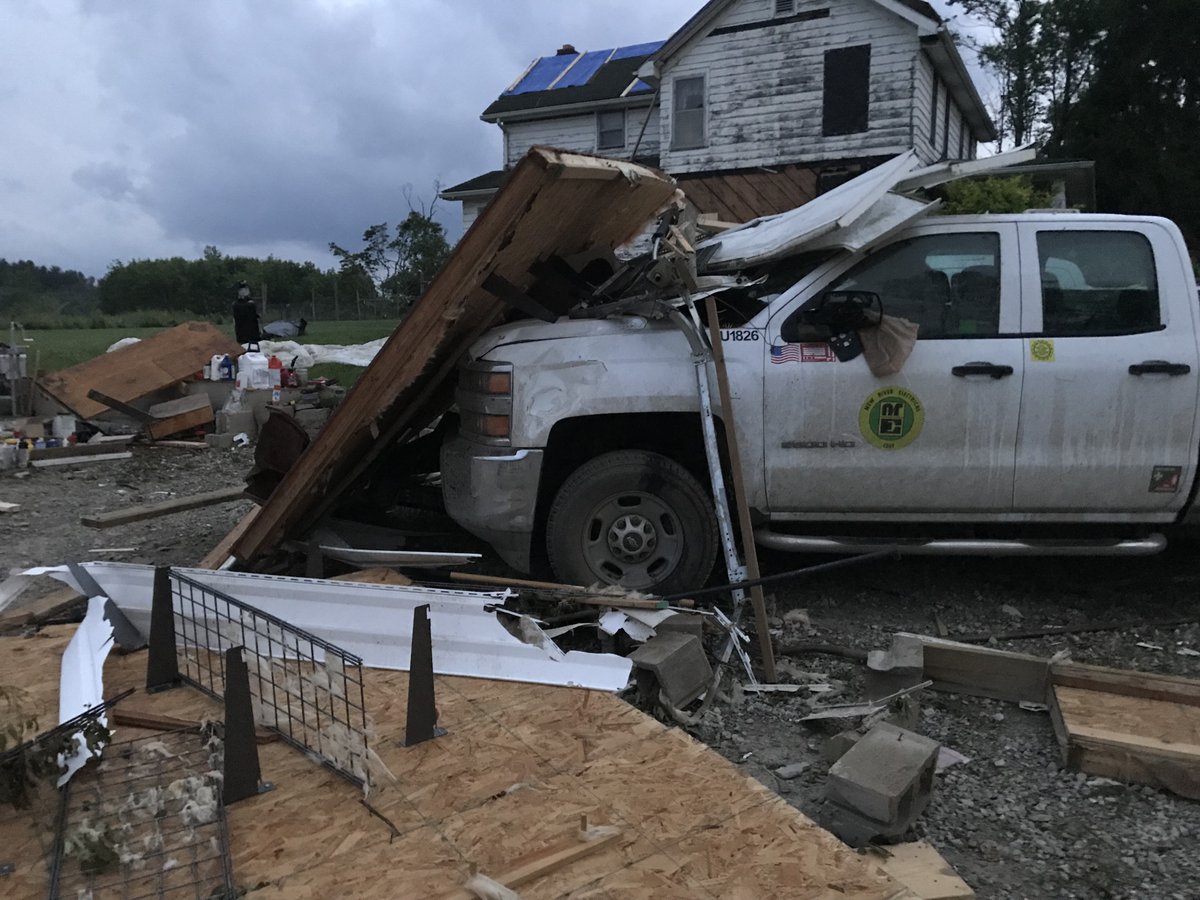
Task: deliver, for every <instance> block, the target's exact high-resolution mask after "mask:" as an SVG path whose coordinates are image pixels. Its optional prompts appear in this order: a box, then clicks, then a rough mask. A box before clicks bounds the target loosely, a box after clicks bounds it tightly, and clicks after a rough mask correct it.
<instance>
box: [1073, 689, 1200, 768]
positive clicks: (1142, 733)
mask: <svg viewBox="0 0 1200 900" xmlns="http://www.w3.org/2000/svg"><path fill="white" fill-rule="evenodd" d="M1054 693H1055V696H1057V698H1058V707H1059V709H1060V710H1061V711H1062V716H1063V722H1064V723H1065V724H1066V726H1067V730H1068V731H1070V732H1072V733H1076V732H1082V731H1088V732H1089V733H1095V732H1105V733H1108V734H1109V735H1111V738H1112V739H1113V740H1119V739H1120V738H1121V736H1122V735H1124V736H1125V737H1126V739H1127V740H1128V741H1129V742H1130V743H1134V744H1142V745H1144V746H1147V747H1154V748H1158V749H1163V750H1173V751H1177V752H1181V753H1196V754H1198V755H1200V707H1198V706H1190V705H1187V704H1183V703H1168V702H1165V701H1162V700H1146V699H1143V698H1140V697H1125V696H1122V695H1120V694H1109V693H1102V692H1099V691H1085V690H1082V689H1080V688H1065V687H1056V688H1055V689H1054Z"/></svg>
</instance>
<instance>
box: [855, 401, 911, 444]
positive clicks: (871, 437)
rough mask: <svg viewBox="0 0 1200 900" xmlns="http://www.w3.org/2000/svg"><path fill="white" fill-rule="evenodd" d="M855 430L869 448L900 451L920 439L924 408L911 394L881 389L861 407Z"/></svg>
mask: <svg viewBox="0 0 1200 900" xmlns="http://www.w3.org/2000/svg"><path fill="white" fill-rule="evenodd" d="M858 427H859V429H860V430H861V431H862V435H863V437H864V438H866V439H867V443H868V444H870V445H871V446H872V447H878V448H879V449H880V450H903V449H904V448H905V447H907V446H908V445H909V444H911V443H912V442H913V441H915V440H916V439H917V438H918V437H920V435H921V429H922V428H924V427H925V407H923V406H922V405H921V401H920V400H918V399H917V395H916V394H914V393H913V392H912V391H907V390H905V389H904V388H898V387H887V388H881V389H880V390H878V391H876V392H875V393H873V394H872V395H871V396H870V397H868V398H867V402H866V403H864V404H863V407H862V411H861V412H860V413H859V414H858Z"/></svg>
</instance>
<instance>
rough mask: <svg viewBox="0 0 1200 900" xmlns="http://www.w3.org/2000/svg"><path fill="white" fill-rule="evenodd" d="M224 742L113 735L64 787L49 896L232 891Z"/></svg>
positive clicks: (184, 899) (216, 896) (190, 899)
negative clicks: (120, 739)
mask: <svg viewBox="0 0 1200 900" xmlns="http://www.w3.org/2000/svg"><path fill="white" fill-rule="evenodd" d="M222 752H223V745H222V741H221V739H220V737H219V736H216V735H215V733H209V734H208V735H203V734H201V735H198V734H196V733H195V732H194V731H193V732H184V731H178V732H167V733H164V734H159V735H154V736H152V737H148V738H140V739H138V740H136V741H129V742H127V743H123V744H113V745H110V746H109V747H108V749H107V750H106V751H105V754H104V757H103V759H102V760H100V761H99V762H94V763H92V764H90V765H89V766H88V767H87V768H86V769H84V770H83V771H81V772H79V773H78V774H77V775H76V776H75V777H74V778H73V779H71V781H70V782H68V783H67V785H66V786H65V787H64V788H63V789H62V799H61V805H60V809H59V817H58V827H57V829H56V838H55V841H56V844H55V857H54V865H53V869H52V871H51V878H50V900H79V898H88V900H105V898H121V900H142V898H151V897H168V898H172V900H226V898H228V900H233V898H235V897H236V896H237V891H236V888H235V885H234V880H233V862H232V860H231V858H230V853H229V832H228V828H227V824H226V819H225V805H224V803H222V800H221V754H222Z"/></svg>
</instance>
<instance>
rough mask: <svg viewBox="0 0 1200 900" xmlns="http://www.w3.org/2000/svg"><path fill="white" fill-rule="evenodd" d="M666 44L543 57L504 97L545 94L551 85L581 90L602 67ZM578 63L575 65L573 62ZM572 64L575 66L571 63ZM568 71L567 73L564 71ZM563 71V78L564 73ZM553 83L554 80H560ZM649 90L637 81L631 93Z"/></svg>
mask: <svg viewBox="0 0 1200 900" xmlns="http://www.w3.org/2000/svg"><path fill="white" fill-rule="evenodd" d="M664 43H665V41H654V42H652V43H649V44H633V45H631V46H629V47H618V48H617V49H616V50H592V51H590V52H588V53H581V54H577V53H570V54H565V55H563V56H543V57H542V58H541V59H539V60H538V61H537V62H536V63H534V64H533V68H532V69H530V70H529V73H528V74H527V75H526V76H525V77H524V78H522V79H521V80H520V81H519V82H518V83H517V85H516V87H514V88H513V89H512V90H510V91H506V92H505V93H504V95H503V96H505V97H510V96H512V95H514V94H532V93H534V92H536V91H548V90H550V87H551V85H553V86H554V90H561V89H562V88H571V87H583V86H584V85H586V84H588V83H589V82H590V81H591V80H592V79H593V78H594V77H595V76H596V73H597V72H599V71H600V70H601V69H602V68H604V66H605V64H607V63H609V62H615V61H616V60H619V59H631V58H633V57H636V56H649V55H650V54H651V53H653V52H654V51H656V50H658V49H659V48H660V47H661V46H662V45H663V44H664ZM576 60H578V62H576ZM572 63H575V65H574V66H572V65H571V64H572ZM568 68H570V71H569V72H568V71H567V69H568ZM564 72H566V74H565V75H563V73H564ZM560 76H561V80H558V81H557V83H556V79H559V78H560ZM648 90H651V88H650V86H649V85H646V84H644V83H642V82H638V84H637V87H635V88H634V89H633V90H632V91H631V92H630V93H639V94H640V93H643V92H644V91H648Z"/></svg>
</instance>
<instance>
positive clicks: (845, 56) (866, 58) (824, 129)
mask: <svg viewBox="0 0 1200 900" xmlns="http://www.w3.org/2000/svg"><path fill="white" fill-rule="evenodd" d="M824 67H825V68H824V77H823V80H822V85H823V91H822V93H823V97H822V101H821V134H822V136H824V137H843V136H846V135H852V134H866V133H867V132H868V131H870V129H871V45H870V44H855V45H853V46H850V47H836V48H834V49H832V50H826V51H825V57H824Z"/></svg>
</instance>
